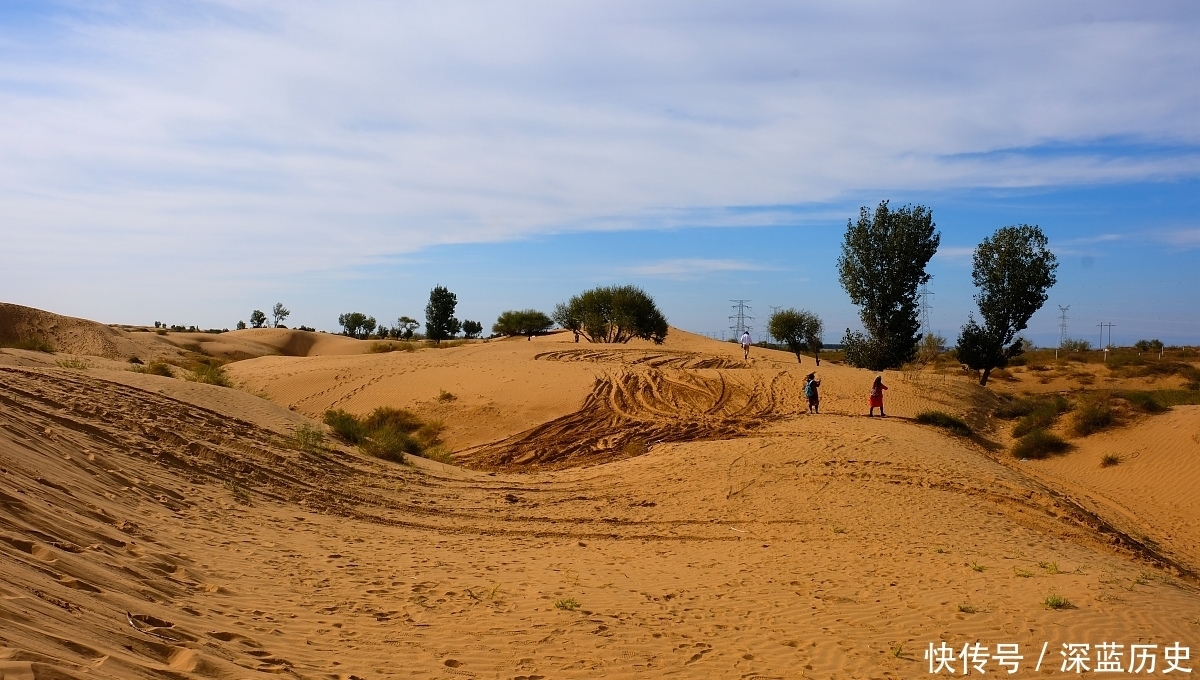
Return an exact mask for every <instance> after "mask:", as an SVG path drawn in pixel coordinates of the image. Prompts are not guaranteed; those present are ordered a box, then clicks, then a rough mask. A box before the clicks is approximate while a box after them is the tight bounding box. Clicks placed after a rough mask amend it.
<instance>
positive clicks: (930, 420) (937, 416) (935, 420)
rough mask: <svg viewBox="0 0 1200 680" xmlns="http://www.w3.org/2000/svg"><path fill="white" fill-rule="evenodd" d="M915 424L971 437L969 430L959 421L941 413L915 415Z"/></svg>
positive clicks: (924, 412) (925, 412) (928, 412)
mask: <svg viewBox="0 0 1200 680" xmlns="http://www.w3.org/2000/svg"><path fill="white" fill-rule="evenodd" d="M917 422H918V423H922V424H924V425H933V426H935V427H941V428H944V429H947V430H950V431H951V432H953V433H955V434H960V435H962V436H964V437H970V436H971V428H970V426H968V425H967V424H966V423H964V422H963V421H962V420H961V419H959V418H955V417H954V416H952V415H950V414H949V413H943V412H941V411H922V412H921V413H918V414H917Z"/></svg>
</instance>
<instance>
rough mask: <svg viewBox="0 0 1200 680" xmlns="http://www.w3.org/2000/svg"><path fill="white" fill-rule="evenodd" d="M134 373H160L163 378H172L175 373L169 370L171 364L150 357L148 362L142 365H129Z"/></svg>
mask: <svg viewBox="0 0 1200 680" xmlns="http://www.w3.org/2000/svg"><path fill="white" fill-rule="evenodd" d="M139 363H140V362H139ZM129 370H131V371H133V372H134V373H146V374H148V375H160V376H162V377H164V378H174V377H175V374H174V373H172V372H171V366H170V364H168V363H167V362H165V361H163V360H162V359H151V360H150V363H148V364H146V365H144V366H131V367H130V369H129Z"/></svg>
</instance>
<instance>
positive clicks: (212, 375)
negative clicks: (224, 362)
mask: <svg viewBox="0 0 1200 680" xmlns="http://www.w3.org/2000/svg"><path fill="white" fill-rule="evenodd" d="M184 377H185V378H186V379H187V380H191V381H192V382H198V383H205V384H208V385H217V386H219V387H233V383H231V382H229V376H228V375H226V374H225V369H224V368H221V367H220V366H219V365H218V364H210V363H199V364H196V367H195V368H193V369H192V374H191V375H188V376H184Z"/></svg>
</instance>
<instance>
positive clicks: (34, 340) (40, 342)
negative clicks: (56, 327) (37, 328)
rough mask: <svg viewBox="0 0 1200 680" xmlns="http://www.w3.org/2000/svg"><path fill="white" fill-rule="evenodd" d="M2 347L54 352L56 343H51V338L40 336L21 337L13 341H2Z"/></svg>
mask: <svg viewBox="0 0 1200 680" xmlns="http://www.w3.org/2000/svg"><path fill="white" fill-rule="evenodd" d="M0 347H4V348H9V349H24V350H29V351H30V352H45V353H46V354H54V345H51V344H50V341H49V340H46V339H44V338H39V337H30V338H21V339H19V340H14V341H13V342H6V343H2V344H0Z"/></svg>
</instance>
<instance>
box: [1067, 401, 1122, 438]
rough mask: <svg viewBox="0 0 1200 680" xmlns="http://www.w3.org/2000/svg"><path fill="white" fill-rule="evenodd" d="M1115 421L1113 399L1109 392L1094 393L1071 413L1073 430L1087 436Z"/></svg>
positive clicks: (1079, 434)
mask: <svg viewBox="0 0 1200 680" xmlns="http://www.w3.org/2000/svg"><path fill="white" fill-rule="evenodd" d="M1113 421H1114V416H1113V411H1112V403H1111V399H1110V398H1109V396H1108V395H1107V394H1098V395H1094V396H1092V397H1090V398H1088V399H1086V400H1084V401H1083V402H1082V403H1081V404H1079V406H1078V407H1077V408H1076V409H1075V412H1074V413H1073V414H1071V432H1073V433H1075V434H1076V435H1078V436H1080V437H1086V436H1088V435H1089V434H1092V433H1093V432H1099V431H1100V430H1103V429H1104V428H1106V427H1108V426H1109V425H1112V424H1113Z"/></svg>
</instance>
